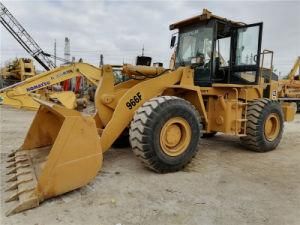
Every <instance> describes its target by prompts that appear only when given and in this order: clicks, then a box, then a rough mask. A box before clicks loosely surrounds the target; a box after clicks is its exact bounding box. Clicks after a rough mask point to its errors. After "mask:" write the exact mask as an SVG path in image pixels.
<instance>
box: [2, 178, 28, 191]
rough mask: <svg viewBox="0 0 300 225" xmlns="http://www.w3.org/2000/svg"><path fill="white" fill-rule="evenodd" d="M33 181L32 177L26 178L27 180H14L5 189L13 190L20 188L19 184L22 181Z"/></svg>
mask: <svg viewBox="0 0 300 225" xmlns="http://www.w3.org/2000/svg"><path fill="white" fill-rule="evenodd" d="M29 181H32V178H29V179H26V180H20V181H17V182H14V183H13V184H12V185H10V186H9V187H8V188H7V189H6V190H5V191H12V190H15V189H17V188H18V186H19V185H20V184H22V183H26V182H29Z"/></svg>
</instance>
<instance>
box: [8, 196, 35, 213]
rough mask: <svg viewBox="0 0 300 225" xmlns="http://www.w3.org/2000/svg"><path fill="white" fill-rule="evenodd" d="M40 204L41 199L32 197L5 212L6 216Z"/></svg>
mask: <svg viewBox="0 0 300 225" xmlns="http://www.w3.org/2000/svg"><path fill="white" fill-rule="evenodd" d="M37 206H39V200H38V199H37V198H35V197H32V198H30V199H28V200H26V201H24V202H22V203H20V204H18V205H17V206H16V207H14V208H13V209H11V210H9V211H7V212H6V213H5V215H6V216H10V215H13V214H16V213H18V212H22V211H24V210H26V209H31V208H34V207H37Z"/></svg>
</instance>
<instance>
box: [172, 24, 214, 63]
mask: <svg viewBox="0 0 300 225" xmlns="http://www.w3.org/2000/svg"><path fill="white" fill-rule="evenodd" d="M212 40H213V28H212V27H195V26H193V27H189V28H185V29H183V30H181V31H180V33H179V43H178V49H177V54H176V65H177V66H186V65H190V64H191V60H192V59H193V58H195V57H199V56H200V57H202V58H204V61H205V63H208V62H209V61H210V57H211V52H212Z"/></svg>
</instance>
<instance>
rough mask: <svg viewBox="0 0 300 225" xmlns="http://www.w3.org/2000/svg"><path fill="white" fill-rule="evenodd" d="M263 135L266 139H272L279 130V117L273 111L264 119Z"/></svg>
mask: <svg viewBox="0 0 300 225" xmlns="http://www.w3.org/2000/svg"><path fill="white" fill-rule="evenodd" d="M264 130H265V131H264V133H265V137H266V139H267V140H268V141H274V140H275V139H276V138H277V136H278V134H279V132H280V119H279V116H278V115H277V114H275V113H272V114H270V115H269V116H268V117H267V119H266V121H265V129H264Z"/></svg>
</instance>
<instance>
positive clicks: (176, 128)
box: [160, 117, 192, 156]
mask: <svg viewBox="0 0 300 225" xmlns="http://www.w3.org/2000/svg"><path fill="white" fill-rule="evenodd" d="M191 134H192V131H191V127H190V125H189V123H188V122H187V121H186V120H185V119H183V118H181V117H174V118H171V119H169V120H168V121H167V122H166V123H165V124H164V126H163V127H162V129H161V132H160V145H161V148H162V150H163V152H164V153H165V154H167V155H169V156H178V155H180V154H182V153H183V152H184V151H185V150H186V149H187V147H188V146H189V144H190V141H191Z"/></svg>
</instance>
